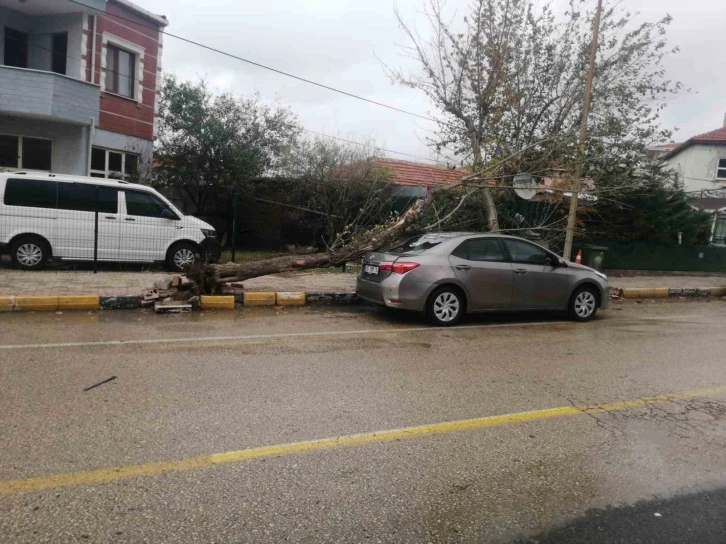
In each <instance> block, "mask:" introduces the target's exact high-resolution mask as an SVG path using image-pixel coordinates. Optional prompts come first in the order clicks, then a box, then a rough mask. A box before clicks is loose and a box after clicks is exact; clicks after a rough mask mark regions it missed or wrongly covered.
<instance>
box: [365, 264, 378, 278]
mask: <svg viewBox="0 0 726 544" xmlns="http://www.w3.org/2000/svg"><path fill="white" fill-rule="evenodd" d="M363 272H365V273H366V274H373V275H374V276H377V275H378V267H377V266H371V265H369V264H367V265H365V266H364V267H363Z"/></svg>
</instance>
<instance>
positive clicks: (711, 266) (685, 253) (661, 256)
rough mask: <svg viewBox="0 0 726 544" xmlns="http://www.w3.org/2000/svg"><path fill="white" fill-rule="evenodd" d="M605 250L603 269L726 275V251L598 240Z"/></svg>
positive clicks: (712, 247) (711, 247)
mask: <svg viewBox="0 0 726 544" xmlns="http://www.w3.org/2000/svg"><path fill="white" fill-rule="evenodd" d="M597 245H599V246H605V247H607V248H608V250H607V251H606V252H605V259H604V267H605V268H609V269H617V270H662V271H681V272H716V273H722V274H726V247H717V246H691V247H689V246H678V245H663V244H655V243H651V242H630V243H625V242H614V241H610V240H599V241H598V242H597Z"/></svg>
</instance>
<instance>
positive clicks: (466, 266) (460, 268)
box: [456, 264, 471, 270]
mask: <svg viewBox="0 0 726 544" xmlns="http://www.w3.org/2000/svg"><path fill="white" fill-rule="evenodd" d="M456 269H457V270H471V266H469V265H467V264H460V265H458V266H457V267H456Z"/></svg>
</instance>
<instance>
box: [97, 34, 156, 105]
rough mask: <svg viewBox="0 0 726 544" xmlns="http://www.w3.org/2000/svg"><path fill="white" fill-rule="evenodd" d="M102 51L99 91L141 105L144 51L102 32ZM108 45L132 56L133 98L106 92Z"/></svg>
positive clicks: (135, 45) (128, 42)
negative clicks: (133, 69) (134, 77)
mask: <svg viewBox="0 0 726 544" xmlns="http://www.w3.org/2000/svg"><path fill="white" fill-rule="evenodd" d="M101 43H102V51H103V54H102V55H101V91H103V92H105V93H108V94H112V95H113V96H119V97H121V98H125V99H126V100H133V101H134V102H136V103H138V104H141V103H142V101H143V98H144V94H143V91H144V55H145V53H146V50H145V49H144V48H143V47H141V46H140V45H138V44H135V43H131V42H130V41H128V40H124V39H123V38H119V37H118V36H114V35H113V34H110V33H108V32H104V33H103V34H102V35H101ZM108 44H111V45H113V46H115V47H118V48H119V49H124V50H126V51H128V52H129V53H132V54H133V55H134V67H135V69H136V79H135V82H134V87H135V88H134V90H133V91H134V96H132V97H128V96H123V95H120V94H116V93H112V92H111V91H108V90H106V66H107V58H108Z"/></svg>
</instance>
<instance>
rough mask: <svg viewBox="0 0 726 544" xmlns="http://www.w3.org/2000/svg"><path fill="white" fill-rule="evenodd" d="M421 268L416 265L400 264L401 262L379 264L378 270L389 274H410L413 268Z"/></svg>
mask: <svg viewBox="0 0 726 544" xmlns="http://www.w3.org/2000/svg"><path fill="white" fill-rule="evenodd" d="M419 266H421V265H420V264H418V263H405V262H403V263H401V262H395V263H381V264H380V265H378V268H380V269H381V270H387V271H389V272H393V273H394V274H405V273H406V272H411V270H413V269H414V268H418V267H419Z"/></svg>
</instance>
